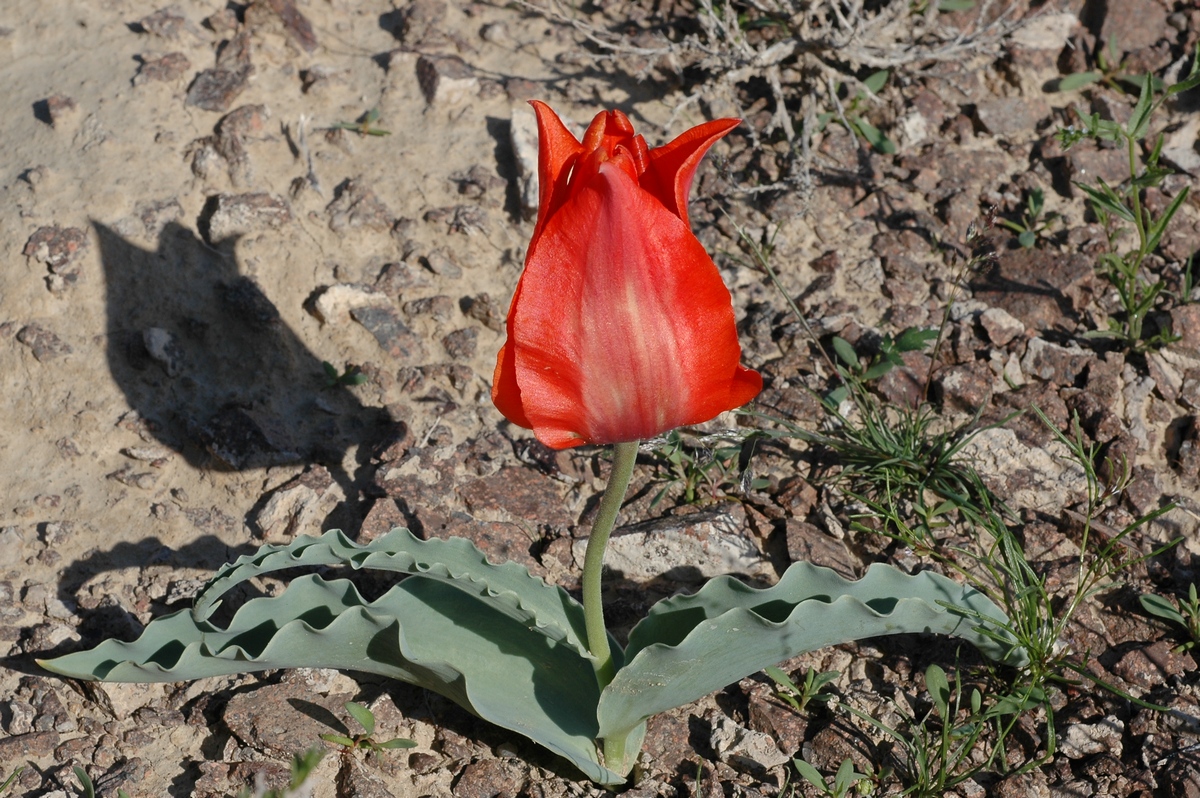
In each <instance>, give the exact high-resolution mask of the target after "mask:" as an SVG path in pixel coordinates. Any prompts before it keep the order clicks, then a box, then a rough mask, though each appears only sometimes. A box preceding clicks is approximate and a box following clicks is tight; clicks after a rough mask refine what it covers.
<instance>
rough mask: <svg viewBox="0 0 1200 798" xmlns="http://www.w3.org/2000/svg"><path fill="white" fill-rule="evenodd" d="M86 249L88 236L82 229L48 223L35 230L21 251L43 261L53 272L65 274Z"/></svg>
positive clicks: (39, 261) (71, 269)
mask: <svg viewBox="0 0 1200 798" xmlns="http://www.w3.org/2000/svg"><path fill="white" fill-rule="evenodd" d="M87 249H88V237H87V233H85V232H84V231H83V230H81V229H79V228H78V227H59V226H58V225H49V226H47V227H39V228H38V229H37V230H35V231H34V233H33V235H31V236H30V237H29V240H27V241H26V242H25V248H24V249H23V250H21V252H22V254H24V255H25V256H26V257H30V258H33V259H34V260H35V261H37V262H38V263H44V264H45V265H46V267H47V268H48V269H50V271H51V272H52V273H53V274H65V273H68V272H71V271H74V269H73V267H74V265H75V262H76V261H77V260H79V258H80V256H81V255H83V253H84V252H86V251H87Z"/></svg>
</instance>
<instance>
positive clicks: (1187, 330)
mask: <svg viewBox="0 0 1200 798" xmlns="http://www.w3.org/2000/svg"><path fill="white" fill-rule="evenodd" d="M1171 332H1172V333H1173V334H1174V335H1178V336H1179V340H1178V341H1176V342H1175V343H1173V344H1171V348H1172V349H1177V350H1180V351H1182V352H1184V353H1186V354H1188V355H1191V356H1192V357H1194V358H1198V359H1200V304H1197V303H1195V302H1188V303H1186V304H1183V305H1176V306H1175V307H1173V308H1171Z"/></svg>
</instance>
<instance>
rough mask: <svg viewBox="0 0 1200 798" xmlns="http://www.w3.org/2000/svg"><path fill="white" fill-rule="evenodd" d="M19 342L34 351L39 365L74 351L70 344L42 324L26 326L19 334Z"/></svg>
mask: <svg viewBox="0 0 1200 798" xmlns="http://www.w3.org/2000/svg"><path fill="white" fill-rule="evenodd" d="M17 340H18V341H20V342H21V343H23V344H25V345H26V346H28V347H29V348H30V349H31V350H32V351H33V356H34V357H35V358H37V360H38V362H39V363H49V362H50V361H51V360H54V359H55V358H59V357H62V356H63V355H69V354H71V352H72V351H73V350H72V349H71V347H70V345H69V344H67V343H66V342H64V341H63V340H62V339H60V338H59V337H58V336H57V335H55V334H54V333H52V332H50V331H49V330H47V329H46V328H45V327H43V326H41V325H40V324H36V323H34V324H26V325H25V326H24V327H22V328H21V330H20V331H19V332H18V333H17Z"/></svg>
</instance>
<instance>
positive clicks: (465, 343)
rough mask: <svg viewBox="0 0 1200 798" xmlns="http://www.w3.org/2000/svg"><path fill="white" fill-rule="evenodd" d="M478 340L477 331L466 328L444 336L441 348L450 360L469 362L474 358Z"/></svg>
mask: <svg viewBox="0 0 1200 798" xmlns="http://www.w3.org/2000/svg"><path fill="white" fill-rule="evenodd" d="M478 338H479V330H477V329H476V328H474V327H466V328H464V329H461V330H455V331H454V332H452V333H449V334H447V335H446V336H444V337H443V338H442V346H443V347H444V348H445V350H446V354H447V355H449V356H450V357H451V359H453V360H470V359H471V358H473V357H474V356H475V345H476V342H477V340H478Z"/></svg>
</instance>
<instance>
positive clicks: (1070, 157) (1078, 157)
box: [1067, 140, 1129, 186]
mask: <svg viewBox="0 0 1200 798" xmlns="http://www.w3.org/2000/svg"><path fill="white" fill-rule="evenodd" d="M1067 169H1068V172H1069V173H1070V176H1071V180H1073V181H1076V182H1079V183H1083V184H1085V185H1089V186H1090V185H1093V184H1094V183H1095V182H1096V179H1097V178H1099V179H1101V180H1103V181H1104V182H1105V183H1108V184H1109V185H1110V186H1115V185H1118V184H1119V183H1122V182H1124V181H1126V180H1128V179H1129V156H1128V155H1127V154H1126V153H1125V150H1123V149H1121V148H1120V147H1115V148H1114V147H1100V146H1097V145H1096V144H1095V143H1093V142H1091V141H1087V140H1085V141H1081V142H1079V143H1078V144H1076V145H1075V146H1074V147H1072V148H1071V149H1070V151H1069V152H1068V153H1067Z"/></svg>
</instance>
